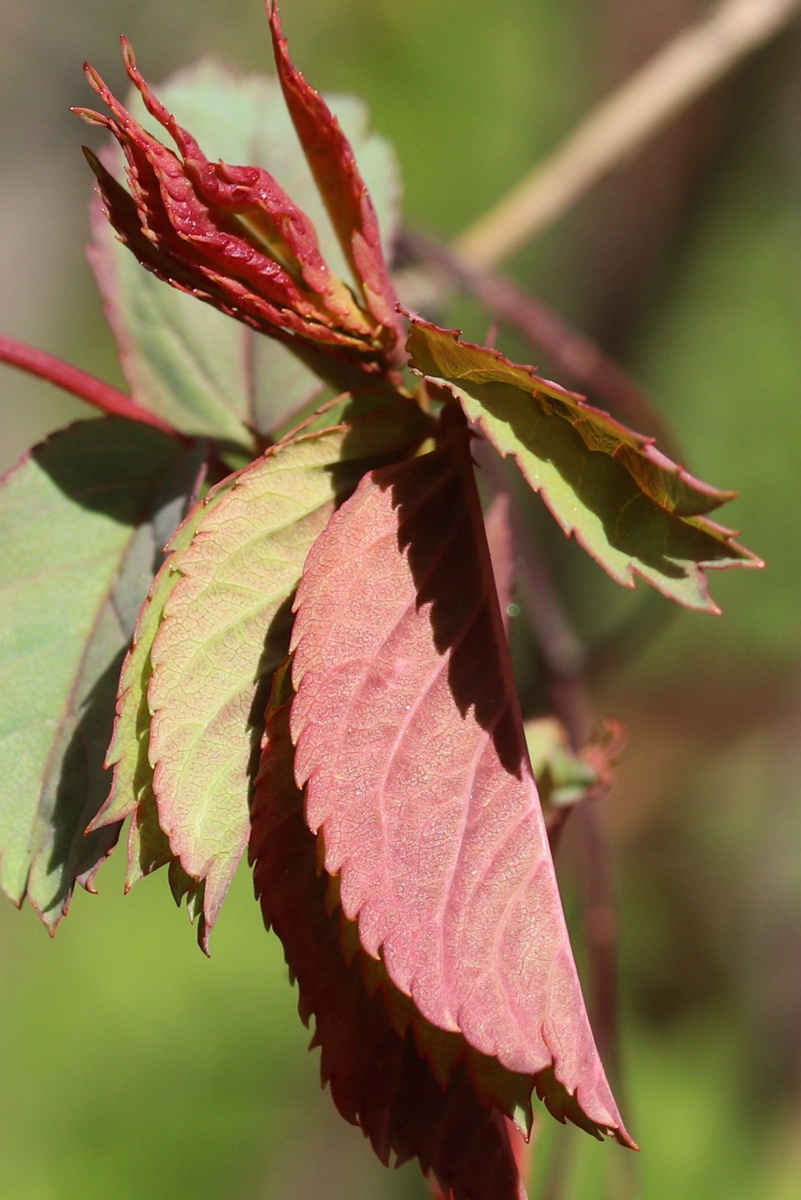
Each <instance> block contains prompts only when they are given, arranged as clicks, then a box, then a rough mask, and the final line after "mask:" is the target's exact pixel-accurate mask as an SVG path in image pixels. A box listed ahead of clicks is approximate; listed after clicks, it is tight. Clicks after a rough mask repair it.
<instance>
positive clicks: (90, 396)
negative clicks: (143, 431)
mask: <svg viewBox="0 0 801 1200" xmlns="http://www.w3.org/2000/svg"><path fill="white" fill-rule="evenodd" d="M0 362H4V363H8V365H9V366H11V367H18V368H19V369H20V370H21V371H27V372H28V374H29V375H36V376H37V378H39V379H44V380H45V381H46V382H47V383H54V384H55V385H56V387H60V388H61V389H62V390H63V391H65V392H70V393H71V394H72V395H73V396H77V397H78V399H79V400H83V401H85V402H86V403H87V404H91V405H92V406H93V407H94V408H99V409H100V411H101V412H103V413H105V414H106V416H109V417H126V418H127V419H128V420H129V421H139V422H140V424H142V425H152V426H153V428H154V429H161V430H162V431H163V432H164V433H170V434H172V435H173V437H175V436H176V431H175V430H174V429H173V427H172V425H170V424H169V423H168V422H167V421H164V420H162V418H161V417H157V416H156V414H155V413H152V412H150V410H149V409H147V408H144V407H143V406H142V405H141V404H138V403H137V402H136V400H132V399H131V397H130V396H126V394H125V392H120V391H118V389H117V388H115V387H112V386H111V384H110V383H104V382H103V380H102V379H98V378H97V376H96V375H90V374H89V373H88V372H87V371H82V370H81V369H80V368H79V367H74V366H73V365H72V364H71V363H68V362H64V360H63V359H62V358H56V357H55V355H53V354H47V353H46V352H45V351H44V350H38V349H37V348H36V347H35V346H28V345H26V343H25V342H18V341H17V340H16V338H8V337H1V336H0ZM178 436H180V435H178Z"/></svg>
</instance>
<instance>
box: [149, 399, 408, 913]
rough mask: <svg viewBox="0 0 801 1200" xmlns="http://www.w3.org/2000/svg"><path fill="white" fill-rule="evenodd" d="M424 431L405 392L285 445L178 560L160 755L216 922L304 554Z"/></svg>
mask: <svg viewBox="0 0 801 1200" xmlns="http://www.w3.org/2000/svg"><path fill="white" fill-rule="evenodd" d="M427 427H428V426H427V423H426V421H425V419H424V418H423V417H422V415H421V414H420V412H419V410H418V409H417V407H416V405H414V404H412V403H411V402H408V403H406V402H404V403H401V404H400V405H396V406H395V407H394V408H386V409H383V410H381V411H378V412H375V413H372V414H371V415H368V416H365V417H361V418H359V419H354V420H353V421H351V422H348V423H346V424H342V425H339V426H337V427H336V428H333V429H330V428H329V429H328V430H324V431H321V432H315V433H311V434H306V435H302V436H299V437H296V438H294V439H292V440H289V441H287V442H284V443H279V444H278V445H276V446H275V447H273V448H272V449H271V450H270V451H268V452H267V454H266V455H265V456H264V457H263V458H261V459H259V460H258V461H257V462H255V463H253V464H252V465H251V466H250V467H248V468H246V469H245V470H243V471H241V472H240V473H239V474H238V475H237V476H235V477H234V480H233V484H232V486H226V489H225V491H224V493H223V494H220V492H219V491H217V492H215V491H212V492H211V493H210V495H209V497H208V499H207V501H206V504H205V506H204V509H203V512H202V516H201V518H200V520H199V522H198V523H197V527H196V531H195V532H194V536H193V538H192V540H191V542H190V544H189V545H188V546H185V547H184V548H182V549H181V550H179V551H177V552H176V553H175V554H174V555H173V556H172V557H171V559H170V562H169V571H170V572H172V573H174V574H175V576H176V580H175V582H173V583H172V584H171V586H170V589H169V595H168V596H167V598H166V600H165V602H164V606H163V619H162V620H161V623H160V624H159V626H158V630H157V633H156V636H155V640H154V642H153V645H152V648H151V650H150V659H151V663H152V677H151V678H150V681H149V684H148V686H147V702H148V706H149V709H150V711H151V713H152V721H151V725H150V732H149V755H150V762H151V764H152V765H153V767H154V775H153V787H154V790H155V793H156V797H157V800H158V811H159V821H160V824H161V827H162V828H163V829H164V831H165V832H166V833H167V835H168V837H169V840H170V846H171V849H172V852H173V853H174V854H175V855H177V857H178V858H179V859H180V863H181V866H182V867H183V869H184V870H185V871H186V873H187V874H188V875H189V876H191V877H192V878H193V879H195V880H205V881H206V889H205V898H204V912H205V922H206V929H207V930H210V929H211V927H212V925H213V924H214V921H215V919H216V915H217V912H218V911H219V907H220V904H221V903H222V900H223V898H224V896H225V893H226V891H227V888H228V886H229V884H230V881H231V878H232V876H233V872H234V870H235V869H236V865H237V863H238V862H239V859H240V857H241V855H242V852H243V850H244V848H245V845H246V843H247V837H248V831H249V791H250V783H251V780H252V776H253V771H254V768H255V765H256V761H257V758H258V750H259V738H260V734H261V731H262V729H263V714H264V707H265V703H266V692H265V689H267V690H268V689H269V682H270V678H271V676H272V673H273V672H274V670H275V668H276V666H277V665H278V664H279V663H280V662H281V661H282V660H283V658H284V657H285V655H286V652H287V646H288V641H289V632H290V625H291V619H292V618H291V601H292V596H293V594H294V591H295V588H296V586H297V583H298V580H299V578H300V574H301V570H302V567H303V564H304V562H305V559H306V555H307V554H308V552H309V549H310V548H311V546H312V545H313V543H314V541H315V540H316V538H317V537H318V535H319V534H320V533H321V532H322V530H323V529H324V528H325V526H326V524H327V522H328V520H329V518H330V516H331V514H332V513H333V511H334V509H335V507H336V505H337V503H339V502H340V501H341V500H342V498H344V497H345V496H346V495H348V494H349V493H350V492H351V491H352V489H353V488H354V487H355V485H356V483H357V482H358V480H359V479H360V478H361V476H362V475H363V474H364V472H365V471H366V470H368V469H369V468H370V467H372V466H374V465H377V464H378V463H379V462H381V461H386V459H387V457H394V456H397V455H398V454H402V453H408V452H409V450H410V449H412V448H413V447H414V445H415V444H416V443H417V442H419V440H420V438H421V437H422V436H423V435H424V433H425V431H426V429H427ZM179 536H182V535H179ZM181 544H182V545H183V542H182V543H181Z"/></svg>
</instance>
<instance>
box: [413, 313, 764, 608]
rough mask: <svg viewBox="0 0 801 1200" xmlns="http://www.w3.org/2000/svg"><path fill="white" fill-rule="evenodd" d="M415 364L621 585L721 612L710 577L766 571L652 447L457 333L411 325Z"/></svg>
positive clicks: (715, 497)
mask: <svg viewBox="0 0 801 1200" xmlns="http://www.w3.org/2000/svg"><path fill="white" fill-rule="evenodd" d="M408 345H409V351H410V354H411V356H412V365H413V366H414V367H415V368H416V369H417V370H418V371H420V372H421V373H422V374H424V375H426V376H429V377H430V378H432V379H435V380H436V381H437V382H438V383H440V384H446V385H448V386H449V387H450V388H451V389H452V390H453V391H454V393H455V394H456V396H457V397H458V399H459V402H460V404H461V406H462V408H463V409H464V412H465V413H466V415H467V416H468V417H469V419H470V420H471V421H473V422H475V424H476V425H477V426H478V428H479V429H480V430H481V431H482V433H484V434H485V435H486V437H487V438H488V440H489V441H490V442H491V443H492V445H493V446H494V447H495V449H496V450H498V451H499V452H500V453H501V454H503V455H507V454H510V455H512V457H513V458H514V459H515V461H516V462H517V465H518V466H519V468H520V470H521V471H522V473H523V475H524V477H525V478H526V480H527V481H528V483H529V484H530V485H531V487H532V488H534V489H535V490H536V491H538V492H540V494H541V495H542V498H543V500H544V501H545V503H546V504H547V505H548V508H549V509H550V510H551V512H552V513H553V515H554V516H555V517H556V519H557V521H558V522H559V524H560V525H561V526H562V528H563V529H564V531H565V533H567V534H568V535H573V536H575V538H576V540H577V541H578V542H579V543H580V544H581V545H582V546H583V547H584V549H585V550H587V551H588V552H589V553H590V554H591V555H592V556H593V558H595V559H596V560H597V561H598V562H599V563H600V564H601V566H602V567H603V568H604V569H605V570H606V571H607V572H608V574H609V575H611V577H612V578H613V579H615V580H616V581H617V582H618V583H621V584H624V585H626V586H628V587H633V586H634V582H635V576H636V575H639V576H641V577H642V578H643V579H645V580H647V581H648V583H650V584H652V585H653V586H654V587H655V588H657V589H658V590H659V591H660V592H662V593H663V594H664V595H665V596H668V597H670V598H671V599H673V600H676V601H678V602H679V603H680V604H683V605H684V606H685V607H687V608H695V609H701V610H706V611H709V612H716V611H717V606H716V605H715V603H714V601H713V600H712V599H711V597H710V595H709V590H708V585H707V579H706V575H705V571H706V570H709V569H711V568H717V569H720V568H723V567H732V566H761V563H760V561H759V559H757V558H756V557H755V555H753V554H751V552H750V551H748V550H745V549H743V547H742V546H739V545H738V544H737V543H736V542H735V541H734V540H733V538H734V534H733V533H732V531H731V530H728V529H724V528H723V527H722V526H720V525H717V524H715V523H714V522H713V521H710V520H708V519H707V518H706V517H705V516H704V514H705V513H708V512H710V511H711V510H712V509H714V508H717V507H718V506H719V505H721V504H722V503H724V501H726V500H728V499H730V498H731V496H732V493H731V492H721V491H718V490H717V489H715V488H712V487H709V486H708V485H707V484H704V483H701V482H700V481H699V480H697V479H694V478H693V477H692V476H691V475H689V474H688V472H687V471H685V470H684V468H683V467H679V466H677V465H676V464H675V463H673V462H671V461H670V459H668V458H666V457H665V456H664V455H663V454H661V453H660V452H659V451H658V450H657V449H656V448H655V446H654V445H653V443H652V441H651V439H649V438H645V437H642V436H641V435H639V434H637V433H633V432H632V431H631V430H629V429H626V428H625V427H624V426H623V425H620V424H619V423H618V422H617V421H614V420H612V418H611V417H609V416H608V415H607V414H606V413H603V412H601V411H600V410H599V409H596V408H592V407H591V406H590V405H589V404H587V403H586V402H585V401H584V400H583V399H582V398H581V397H580V396H576V395H574V394H573V393H572V392H566V391H565V390H564V389H562V388H560V387H558V386H557V385H556V384H553V383H549V382H548V381H547V380H544V379H540V378H539V377H538V376H537V375H535V374H534V372H533V370H532V369H531V368H529V367H522V366H517V365H516V364H514V363H511V362H509V361H508V360H507V359H505V358H504V357H503V356H502V355H501V354H499V353H498V352H497V351H495V350H488V349H486V348H484V347H482V346H474V345H472V344H471V343H469V342H461V341H459V335H458V331H456V330H445V329H439V328H438V327H437V326H436V325H430V324H428V323H427V322H425V321H422V320H420V319H415V320H414V322H413V327H412V331H411V335H410V338H409V344H408Z"/></svg>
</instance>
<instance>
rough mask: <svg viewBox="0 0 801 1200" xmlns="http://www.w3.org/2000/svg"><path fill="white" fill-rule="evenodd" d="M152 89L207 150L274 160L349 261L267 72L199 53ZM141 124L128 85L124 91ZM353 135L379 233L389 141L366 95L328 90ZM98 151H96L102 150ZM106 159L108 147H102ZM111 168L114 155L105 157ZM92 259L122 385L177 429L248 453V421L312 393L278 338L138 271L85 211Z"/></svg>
mask: <svg viewBox="0 0 801 1200" xmlns="http://www.w3.org/2000/svg"><path fill="white" fill-rule="evenodd" d="M160 94H161V97H162V99H163V100H164V103H165V104H166V105H167V106H168V107H169V108H170V109H171V110H172V111H173V112H174V113H175V115H176V117H177V118H178V120H179V121H180V122H181V123H182V124H183V125H185V126H186V127H187V128H188V129H191V131H192V133H193V134H194V135H195V136H196V137H197V139H198V141H199V143H200V145H201V146H202V148H203V149H204V151H205V152H206V153H207V154H208V155H209V157H210V158H212V159H214V158H218V157H219V158H223V159H225V161H226V162H229V163H237V164H251V163H252V164H253V165H256V166H263V167H266V168H267V169H268V170H270V171H272V172H273V173H274V174H275V176H276V178H277V180H278V182H279V183H280V184H281V185H282V187H284V188H285V189H286V191H287V192H288V193H289V194H290V196H291V197H292V199H293V200H294V201H295V203H296V204H298V205H299V206H300V207H301V208H303V209H304V210H305V211H306V212H307V213H308V214H309V216H310V217H311V218H312V220H313V222H314V224H315V226H316V228H317V232H318V235H319V240H320V247H321V250H322V252H323V255H324V256H325V257H326V259H327V260H328V262H329V264H330V266H331V267H332V269H333V270H334V271H335V272H337V273H342V275H343V276H344V277H346V278H347V276H348V270H347V267H346V265H345V263H344V260H343V257H342V252H341V250H340V247H339V244H338V242H337V239H336V237H335V236H334V234H333V232H332V230H331V228H330V223H329V221H328V217H327V216H326V214H325V210H324V208H323V204H322V201H321V200H320V197H319V195H318V193H317V189H316V187H315V184H314V182H313V180H312V177H311V173H310V171H309V168H308V165H307V163H306V160H305V157H304V155H303V152H302V150H301V148H300V145H299V143H298V140H297V135H296V134H295V131H294V128H293V126H292V122H291V120H290V117H289V114H288V112H287V109H286V105H285V104H284V100H283V97H282V95H281V89H280V86H279V84H278V82H277V80H274V79H268V78H260V77H250V78H238V77H237V76H236V75H234V74H233V73H232V72H230V71H229V70H227V69H226V68H225V67H223V66H221V65H220V64H217V63H215V62H211V61H206V62H202V63H199V64H198V65H197V66H195V67H193V68H191V69H189V70H187V71H184V72H182V73H181V74H179V75H176V76H174V77H173V79H172V80H171V81H169V82H168V83H167V84H166V85H165V86H164V87H163V88H162V89H160ZM128 102H129V104H130V107H131V111H132V112H133V113H134V115H135V116H136V117H137V119H141V120H142V122H143V124H144V125H145V126H150V127H152V126H153V121H152V118H149V117H146V116H145V114H144V110H143V106H142V104H141V100H140V98H139V96H138V94H133V93H132V94H131V95H130V96H129V98H128ZM331 104H332V108H333V109H334V111H335V112H336V114H337V116H338V117H339V120H340V122H341V124H342V127H343V129H344V131H345V133H346V134H347V135H348V136H349V137H350V140H351V142H352V143H353V146H354V150H355V153H356V155H357V158H358V160H359V164H360V166H361V168H362V172H363V174H364V177H365V180H366V182H367V185H368V187H369V189H370V191H371V193H372V196H373V201H374V204H375V206H376V208H377V210H378V213H379V218H380V220H381V224H382V228H383V230H384V235H385V237H391V236H392V234H393V232H394V229H395V225H396V207H397V206H396V197H397V174H396V168H395V161H394V157H393V155H392V152H391V150H390V148H389V146H388V144H387V143H386V142H385V141H383V139H381V138H379V137H377V136H376V135H374V134H371V133H369V132H368V130H367V116H366V110H365V108H364V106H363V105H362V104H361V102H359V101H358V100H355V99H354V98H352V97H337V98H334V99H333V100H332V101H331ZM104 157H105V156H104ZM105 161H106V163H107V165H112V156H111V155H109V156H108V157H106V158H105ZM113 163H114V164H115V166H114V173H115V174H117V175H119V173H120V171H119V155H118V154H115V156H114V158H113ZM93 228H94V235H93V244H92V247H91V249H90V260H91V262H92V266H93V268H94V271H95V276H96V278H97V282H98V285H99V287H100V290H101V292H102V293H103V298H104V301H105V305H106V311H107V314H108V317H109V320H110V322H111V325H112V328H113V330H114V334H115V337H116V339H117V343H118V346H119V350H120V356H121V361H122V367H123V370H124V372H125V376H126V379H127V380H128V383H129V386H130V388H131V391H132V394H133V395H134V397H135V398H136V399H137V400H138V401H139V403H141V404H143V405H144V406H145V407H147V408H149V409H151V411H153V412H157V413H159V415H161V416H163V417H165V418H166V419H167V420H169V421H170V423H171V424H173V425H174V426H175V428H177V429H180V430H181V431H183V432H185V433H188V434H192V435H203V436H211V437H214V438H216V439H217V440H218V441H220V442H223V443H229V444H231V445H232V446H233V447H239V448H240V449H244V450H245V451H247V452H250V453H251V454H252V451H253V447H254V441H253V437H252V432H251V431H255V432H256V433H257V434H259V435H262V436H266V435H269V434H271V433H272V432H273V431H274V430H275V429H276V428H277V427H279V426H280V425H282V424H284V423H285V422H286V421H288V420H289V419H291V417H292V416H293V414H296V413H298V412H299V411H300V410H301V409H303V408H304V407H305V406H306V405H307V404H309V403H310V402H311V401H312V400H314V398H315V397H316V396H318V395H319V393H320V388H321V385H320V381H319V379H318V378H317V376H316V375H314V374H313V373H312V372H311V371H310V370H309V369H308V368H307V367H305V366H303V365H302V364H301V363H300V362H299V361H298V360H297V359H296V358H295V357H294V355H292V354H291V353H290V352H289V351H288V350H287V349H286V348H285V347H283V346H281V345H279V344H278V343H277V342H274V341H272V340H271V339H269V338H266V337H264V336H262V335H260V334H257V333H255V332H253V331H252V330H250V329H248V328H247V327H246V326H244V325H242V324H240V323H239V322H237V321H232V320H231V319H230V317H226V316H225V315H223V314H222V313H219V312H217V311H216V310H215V309H213V308H210V307H209V306H208V305H205V304H202V303H200V302H198V300H196V299H195V298H194V297H193V296H190V295H187V294H186V293H184V292H180V291H177V290H175V289H173V288H170V287H168V286H166V285H165V284H163V283H162V282H160V281H159V280H158V279H156V278H155V277H153V276H151V275H149V274H148V273H147V272H145V271H144V270H143V269H142V268H141V267H140V266H139V264H138V263H137V261H136V260H135V259H134V258H133V256H132V255H131V254H130V253H129V251H127V250H126V249H125V248H124V247H123V246H121V245H120V244H119V242H118V241H117V239H116V237H115V235H114V231H113V230H112V228H111V226H110V225H109V224H108V222H107V221H106V220H105V218H104V217H103V216H102V214H101V212H100V206H99V204H96V205H95V208H94V213H93Z"/></svg>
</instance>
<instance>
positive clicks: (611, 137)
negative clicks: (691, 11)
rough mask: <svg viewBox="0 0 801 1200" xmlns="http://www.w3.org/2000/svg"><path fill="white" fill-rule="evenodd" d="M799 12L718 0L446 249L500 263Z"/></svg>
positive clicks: (798, 4)
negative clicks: (710, 10)
mask: <svg viewBox="0 0 801 1200" xmlns="http://www.w3.org/2000/svg"><path fill="white" fill-rule="evenodd" d="M799 11H801V0H723V3H721V4H719V5H718V7H717V8H715V9H714V11H713V12H712V13H711V15H710V16H708V17H707V18H706V20H703V21H701V22H699V23H698V24H696V25H694V26H692V27H691V28H689V29H686V30H684V31H683V32H681V33H680V34H678V35H677V36H676V37H675V38H674V39H673V41H671V42H669V43H668V45H667V46H666V47H665V48H664V49H663V50H661V51H659V52H658V53H657V54H656V55H655V56H654V57H653V58H652V59H650V61H649V62H647V63H646V64H645V66H643V67H641V68H640V70H639V71H636V72H635V73H634V74H633V75H632V76H631V77H630V78H629V79H628V80H626V82H625V83H623V84H622V85H621V87H619V88H618V89H617V90H616V91H614V92H613V93H612V94H611V96H609V97H608V98H607V99H606V100H604V101H602V102H601V103H600V104H599V105H598V106H597V108H595V109H594V110H593V111H592V112H591V113H590V114H589V116H588V117H586V118H585V120H584V121H583V122H582V123H581V124H580V125H579V127H578V128H577V129H576V130H575V131H574V132H573V133H572V134H571V135H570V136H569V137H568V138H567V140H566V141H565V142H563V143H562V145H561V146H559V147H558V148H557V149H556V150H555V151H554V153H553V154H552V155H551V157H550V158H548V159H546V160H545V162H543V163H540V164H538V165H537V166H535V167H534V168H533V169H532V170H531V171H530V172H529V173H528V174H527V175H526V176H525V177H524V178H523V179H522V180H521V181H520V182H519V183H518V184H517V185H516V186H515V187H514V188H512V190H511V191H510V192H508V193H507V194H506V196H504V197H503V198H502V199H501V200H500V201H499V202H498V203H497V204H496V205H494V207H493V208H491V209H489V211H488V212H486V213H485V214H484V215H483V216H482V217H480V218H479V219H478V220H477V221H476V222H475V223H474V224H473V225H471V226H469V228H467V229H466V230H465V231H464V232H463V233H462V234H461V235H460V236H459V237H458V238H457V239H456V241H455V242H454V249H455V250H456V251H457V252H458V253H459V254H460V255H462V256H463V257H464V258H465V259H467V260H469V261H470V262H471V263H472V265H474V266H477V267H489V266H492V265H495V264H497V263H499V262H501V261H502V260H503V259H506V258H508V257H509V256H510V255H511V254H513V253H514V251H515V250H518V249H519V248H520V247H521V246H522V245H524V244H525V243H526V242H527V241H529V240H530V239H531V238H533V237H535V236H536V235H537V234H540V233H542V232H543V230H544V229H546V228H547V227H548V226H549V225H551V224H553V222H554V221H556V220H557V219H558V218H559V217H560V216H561V215H562V214H563V213H564V212H565V211H566V210H567V209H568V208H570V206H571V205H572V204H573V203H574V202H575V201H576V200H577V199H578V198H579V197H580V196H582V195H583V194H584V192H586V191H587V190H588V189H589V188H591V187H592V186H593V184H595V183H597V182H598V180H599V179H601V178H602V177H603V176H604V175H607V174H608V173H609V172H610V171H611V170H612V169H613V168H614V167H616V166H618V165H619V164H620V163H621V162H622V161H623V160H624V159H626V158H628V157H630V156H631V155H632V154H633V153H634V152H635V151H636V150H638V149H639V148H640V147H641V146H642V145H643V144H644V143H646V142H647V141H649V140H650V139H651V138H652V137H653V136H654V134H656V133H657V132H659V130H661V129H662V128H663V127H664V126H665V125H667V124H668V123H669V122H670V121H671V120H672V119H673V118H674V117H675V116H677V115H678V114H679V113H680V112H681V111H682V110H683V109H685V108H687V107H688V106H689V105H690V104H691V103H692V102H693V101H694V100H695V99H697V98H698V97H699V96H700V95H702V93H703V92H705V91H707V90H708V89H709V88H710V87H711V86H712V85H713V84H714V83H716V82H717V81H718V80H719V79H720V78H721V77H722V76H723V75H725V74H726V73H727V72H728V71H730V70H731V69H732V67H734V66H736V64H737V63H738V62H739V61H740V60H741V59H742V58H744V57H745V56H746V55H747V54H749V53H750V52H751V51H753V50H756V49H757V47H759V46H760V45H762V43H763V42H766V41H767V40H768V39H769V38H770V37H772V36H773V35H774V34H775V33H778V31H779V30H780V29H782V28H783V27H784V26H785V25H787V24H789V22H790V21H791V20H792V18H793V17H795V16H796V15H797V14H798V12H799Z"/></svg>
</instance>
